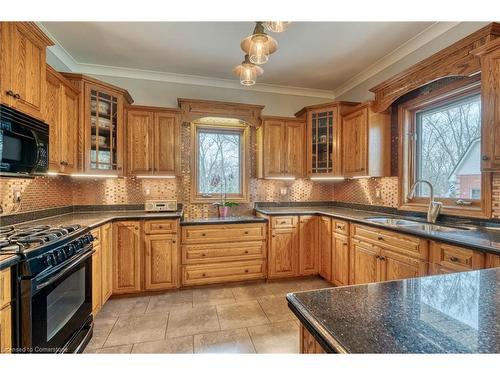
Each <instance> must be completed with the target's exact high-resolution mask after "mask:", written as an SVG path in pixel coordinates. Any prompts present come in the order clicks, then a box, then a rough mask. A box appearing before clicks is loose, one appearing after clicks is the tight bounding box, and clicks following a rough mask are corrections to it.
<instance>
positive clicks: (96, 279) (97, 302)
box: [92, 243, 102, 316]
mask: <svg viewBox="0 0 500 375" xmlns="http://www.w3.org/2000/svg"><path fill="white" fill-rule="evenodd" d="M101 306H102V305H101V245H100V244H97V245H96V244H95V243H94V254H92V314H94V316H95V315H96V314H97V313H98V312H99V310H100V309H101Z"/></svg>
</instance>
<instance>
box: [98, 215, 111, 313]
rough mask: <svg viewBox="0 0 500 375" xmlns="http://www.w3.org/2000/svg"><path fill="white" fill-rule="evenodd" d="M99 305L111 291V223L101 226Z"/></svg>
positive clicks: (103, 302) (106, 298)
mask: <svg viewBox="0 0 500 375" xmlns="http://www.w3.org/2000/svg"><path fill="white" fill-rule="evenodd" d="M100 246H101V305H102V306H104V304H105V303H106V301H107V300H108V299H109V297H111V294H112V292H113V224H111V223H107V224H104V225H103V226H101V240H100Z"/></svg>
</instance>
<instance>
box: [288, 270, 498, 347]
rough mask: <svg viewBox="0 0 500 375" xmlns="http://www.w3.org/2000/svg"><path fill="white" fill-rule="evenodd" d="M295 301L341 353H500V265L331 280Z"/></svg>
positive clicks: (291, 297)
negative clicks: (340, 283) (366, 280)
mask: <svg viewBox="0 0 500 375" xmlns="http://www.w3.org/2000/svg"><path fill="white" fill-rule="evenodd" d="M287 300H288V305H289V307H290V308H291V310H292V311H293V312H294V313H295V315H297V317H298V318H299V320H300V321H301V322H302V323H303V324H304V325H305V326H306V327H307V328H308V329H309V331H310V332H311V333H312V334H313V335H314V336H315V337H316V339H317V340H318V341H319V342H320V343H321V345H322V346H323V348H324V349H325V350H326V351H327V352H334V353H500V268H492V269H487V270H479V271H472V272H461V273H453V274H448V275H440V276H428V277H421V278H416V279H407V280H399V281H390V282H383V283H373V284H365V285H355V286H347V287H339V288H327V289H321V290H314V291H308V292H300V293H290V294H288V295H287Z"/></svg>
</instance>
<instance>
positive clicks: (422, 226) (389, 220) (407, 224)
mask: <svg viewBox="0 0 500 375" xmlns="http://www.w3.org/2000/svg"><path fill="white" fill-rule="evenodd" d="M365 220H366V221H369V222H372V223H377V224H384V225H388V226H391V227H402V228H408V229H415V230H423V231H426V232H460V231H464V230H474V229H475V228H474V227H473V226H469V225H464V226H459V225H457V226H445V225H439V224H430V223H422V222H419V221H414V220H407V219H398V218H394V217H386V216H378V217H368V218H366V219H365Z"/></svg>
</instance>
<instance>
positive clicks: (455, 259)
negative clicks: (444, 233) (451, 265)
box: [450, 257, 458, 262]
mask: <svg viewBox="0 0 500 375" xmlns="http://www.w3.org/2000/svg"><path fill="white" fill-rule="evenodd" d="M450 260H451V261H452V262H458V258H457V257H450Z"/></svg>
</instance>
